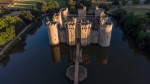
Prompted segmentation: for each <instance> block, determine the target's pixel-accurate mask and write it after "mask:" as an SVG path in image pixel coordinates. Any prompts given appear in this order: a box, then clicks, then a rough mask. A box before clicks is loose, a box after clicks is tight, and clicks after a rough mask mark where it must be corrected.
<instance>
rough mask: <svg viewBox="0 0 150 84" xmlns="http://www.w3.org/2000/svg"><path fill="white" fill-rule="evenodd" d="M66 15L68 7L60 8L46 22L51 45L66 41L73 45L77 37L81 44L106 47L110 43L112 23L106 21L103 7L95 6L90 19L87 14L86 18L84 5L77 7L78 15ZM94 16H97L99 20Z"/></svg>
mask: <svg viewBox="0 0 150 84" xmlns="http://www.w3.org/2000/svg"><path fill="white" fill-rule="evenodd" d="M68 15H69V14H68V8H64V9H61V10H60V12H59V13H57V14H54V16H53V21H52V22H48V24H47V25H48V34H49V39H50V44H51V45H57V44H59V43H67V44H68V45H71V46H73V45H75V44H76V41H77V39H79V40H80V43H81V46H87V45H90V44H99V45H100V46H104V47H107V46H109V45H110V39H111V31H112V23H108V22H107V19H108V17H107V15H105V13H104V10H103V9H100V8H98V7H97V8H96V11H95V16H94V15H93V16H90V17H93V18H92V20H91V19H89V17H88V16H87V17H88V18H86V7H83V9H78V15H72V16H70V15H69V16H68ZM96 17H99V18H98V19H99V20H97V18H96ZM90 21H91V22H90ZM93 22H96V23H93ZM92 24H93V25H92ZM58 25H59V26H58ZM96 25H100V26H96ZM94 26H96V27H94ZM93 28H94V29H93Z"/></svg>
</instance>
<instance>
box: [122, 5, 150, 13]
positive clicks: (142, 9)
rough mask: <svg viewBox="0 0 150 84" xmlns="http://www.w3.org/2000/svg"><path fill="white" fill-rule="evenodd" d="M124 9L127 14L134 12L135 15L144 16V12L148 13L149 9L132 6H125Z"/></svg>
mask: <svg viewBox="0 0 150 84" xmlns="http://www.w3.org/2000/svg"><path fill="white" fill-rule="evenodd" d="M124 9H125V10H126V11H127V12H128V13H131V12H134V14H135V15H141V14H145V13H146V12H149V11H150V8H149V9H148V8H136V7H134V6H127V7H124Z"/></svg>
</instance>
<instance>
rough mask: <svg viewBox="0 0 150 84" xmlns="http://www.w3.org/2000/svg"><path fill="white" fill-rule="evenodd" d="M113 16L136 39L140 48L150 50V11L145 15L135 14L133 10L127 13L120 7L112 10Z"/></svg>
mask: <svg viewBox="0 0 150 84" xmlns="http://www.w3.org/2000/svg"><path fill="white" fill-rule="evenodd" d="M112 17H113V18H114V20H116V22H117V23H119V24H120V26H121V28H122V29H123V31H124V32H125V33H126V34H127V35H129V36H131V37H132V38H133V39H134V40H135V42H136V45H137V47H138V48H140V49H141V50H145V51H147V52H150V32H147V26H149V25H150V12H148V13H146V14H145V15H134V13H133V12H132V13H127V12H126V11H125V10H124V9H121V8H120V9H117V10H115V11H113V12H112Z"/></svg>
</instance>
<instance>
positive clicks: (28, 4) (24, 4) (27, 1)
mask: <svg viewBox="0 0 150 84" xmlns="http://www.w3.org/2000/svg"><path fill="white" fill-rule="evenodd" d="M40 1H42V0H20V1H18V2H15V3H14V5H13V6H11V8H22V9H30V8H32V7H35V6H36V2H40ZM44 1H45V2H47V1H50V0H44ZM54 1H57V2H58V3H59V5H60V7H66V0H54Z"/></svg>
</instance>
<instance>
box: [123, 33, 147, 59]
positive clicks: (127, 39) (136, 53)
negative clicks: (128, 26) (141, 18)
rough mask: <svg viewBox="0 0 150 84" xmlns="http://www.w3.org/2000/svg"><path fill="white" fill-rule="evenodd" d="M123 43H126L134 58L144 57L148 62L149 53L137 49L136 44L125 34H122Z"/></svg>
mask: <svg viewBox="0 0 150 84" xmlns="http://www.w3.org/2000/svg"><path fill="white" fill-rule="evenodd" d="M122 39H123V41H124V42H127V43H128V46H129V48H130V49H131V50H133V53H134V56H141V55H142V56H144V57H145V58H146V59H147V60H148V61H150V53H147V52H144V51H141V50H140V49H139V48H137V46H136V44H135V43H136V42H135V41H134V40H133V39H132V38H131V37H130V36H128V35H126V34H125V33H123V37H122Z"/></svg>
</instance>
